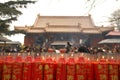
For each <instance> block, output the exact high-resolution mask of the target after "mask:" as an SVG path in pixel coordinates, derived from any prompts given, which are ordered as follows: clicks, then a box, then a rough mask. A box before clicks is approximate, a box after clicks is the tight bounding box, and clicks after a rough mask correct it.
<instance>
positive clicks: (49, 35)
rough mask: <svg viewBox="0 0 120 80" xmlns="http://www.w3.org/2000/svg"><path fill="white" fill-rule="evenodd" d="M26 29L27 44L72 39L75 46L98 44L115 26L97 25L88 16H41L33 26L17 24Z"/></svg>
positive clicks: (21, 28)
mask: <svg viewBox="0 0 120 80" xmlns="http://www.w3.org/2000/svg"><path fill="white" fill-rule="evenodd" d="M15 29H16V30H25V31H26V35H25V38H24V44H25V45H26V46H33V45H40V46H49V45H50V44H51V43H52V42H54V41H70V42H72V43H73V45H74V46H78V45H80V44H84V45H86V46H96V45H97V43H98V42H99V41H101V40H102V39H103V38H104V35H105V34H106V33H107V32H109V31H111V30H113V27H97V26H95V25H94V22H93V20H92V18H91V15H88V16H40V15H37V18H36V20H35V22H34V24H33V25H32V26H15Z"/></svg>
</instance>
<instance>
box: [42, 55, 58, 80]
mask: <svg viewBox="0 0 120 80" xmlns="http://www.w3.org/2000/svg"><path fill="white" fill-rule="evenodd" d="M54 69H55V64H54V61H53V60H52V58H51V57H48V58H46V62H45V65H44V80H54V77H55V76H56V75H54Z"/></svg>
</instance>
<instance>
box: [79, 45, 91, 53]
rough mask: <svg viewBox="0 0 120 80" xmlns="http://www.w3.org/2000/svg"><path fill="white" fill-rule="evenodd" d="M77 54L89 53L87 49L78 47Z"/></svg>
mask: <svg viewBox="0 0 120 80" xmlns="http://www.w3.org/2000/svg"><path fill="white" fill-rule="evenodd" d="M78 52H81V53H90V51H89V49H88V48H87V47H85V46H80V47H79V48H78Z"/></svg>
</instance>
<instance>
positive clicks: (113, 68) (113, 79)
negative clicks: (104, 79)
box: [108, 63, 119, 80]
mask: <svg viewBox="0 0 120 80" xmlns="http://www.w3.org/2000/svg"><path fill="white" fill-rule="evenodd" d="M108 67H109V78H108V79H109V80H119V79H118V64H116V63H109V66H108Z"/></svg>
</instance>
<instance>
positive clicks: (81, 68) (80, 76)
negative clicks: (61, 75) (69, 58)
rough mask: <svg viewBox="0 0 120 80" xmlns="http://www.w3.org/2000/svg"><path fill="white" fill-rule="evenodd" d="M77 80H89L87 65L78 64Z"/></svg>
mask: <svg viewBox="0 0 120 80" xmlns="http://www.w3.org/2000/svg"><path fill="white" fill-rule="evenodd" d="M75 80H87V75H86V64H85V63H76V78H75Z"/></svg>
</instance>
